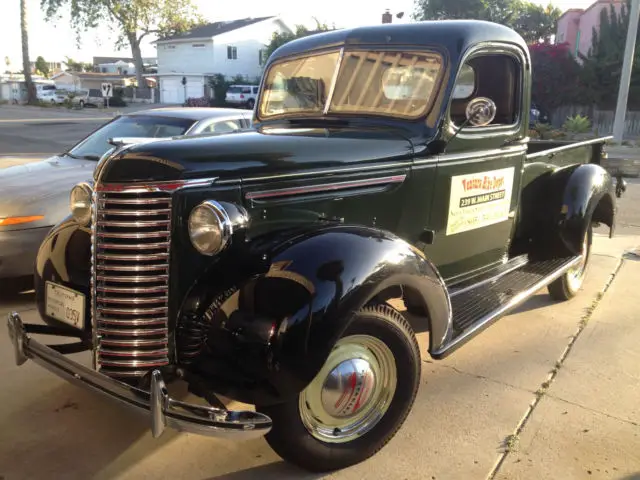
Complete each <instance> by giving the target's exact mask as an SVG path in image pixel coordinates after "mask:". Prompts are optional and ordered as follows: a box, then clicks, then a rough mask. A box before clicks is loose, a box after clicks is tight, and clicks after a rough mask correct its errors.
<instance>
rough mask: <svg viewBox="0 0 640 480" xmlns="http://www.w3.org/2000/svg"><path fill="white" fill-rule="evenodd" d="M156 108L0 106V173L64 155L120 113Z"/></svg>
mask: <svg viewBox="0 0 640 480" xmlns="http://www.w3.org/2000/svg"><path fill="white" fill-rule="evenodd" d="M153 107H157V105H133V106H129V107H124V108H119V109H117V108H109V109H104V108H85V109H83V110H68V109H65V108H43V107H25V106H16V105H1V106H0V169H2V168H7V167H9V166H12V165H19V164H23V163H29V162H33V161H39V160H42V159H44V158H47V157H49V156H52V155H55V154H58V153H61V152H63V151H65V150H67V149H68V148H70V147H72V146H73V145H75V144H76V143H77V142H78V141H80V140H82V139H83V138H84V137H85V136H87V135H89V134H90V133H91V132H93V131H94V130H96V129H97V128H98V127H100V126H101V125H103V124H104V123H105V122H108V121H109V120H111V119H113V117H114V116H116V115H119V114H120V113H127V112H133V111H139V110H144V109H148V108H153Z"/></svg>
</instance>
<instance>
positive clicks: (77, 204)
mask: <svg viewBox="0 0 640 480" xmlns="http://www.w3.org/2000/svg"><path fill="white" fill-rule="evenodd" d="M69 208H70V210H71V215H73V219H74V220H75V221H76V222H77V223H78V224H79V225H89V222H90V221H91V187H90V186H89V185H88V184H86V183H79V184H78V185H76V186H75V187H73V188H72V189H71V194H70V195H69Z"/></svg>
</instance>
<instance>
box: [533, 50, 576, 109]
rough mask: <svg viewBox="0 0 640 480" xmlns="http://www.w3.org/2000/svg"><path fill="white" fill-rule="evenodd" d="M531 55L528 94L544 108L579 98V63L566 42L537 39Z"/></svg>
mask: <svg viewBox="0 0 640 480" xmlns="http://www.w3.org/2000/svg"><path fill="white" fill-rule="evenodd" d="M529 53H530V55H531V65H532V67H531V71H532V72H531V77H532V78H531V98H532V100H533V101H534V102H535V103H536V104H537V105H538V106H539V107H541V108H542V109H543V110H544V111H547V112H550V111H552V110H554V109H555V108H558V107H559V106H561V105H566V104H572V103H576V102H579V101H580V100H581V98H582V94H581V90H580V88H579V83H580V75H581V71H580V65H579V64H578V62H577V61H576V59H575V58H574V57H573V56H572V55H571V52H570V51H569V47H568V45H567V44H560V45H550V44H546V43H537V44H533V45H530V46H529Z"/></svg>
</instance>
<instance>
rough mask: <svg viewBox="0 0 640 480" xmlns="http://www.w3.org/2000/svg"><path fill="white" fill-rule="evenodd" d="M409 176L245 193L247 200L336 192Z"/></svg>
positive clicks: (398, 180)
mask: <svg viewBox="0 0 640 480" xmlns="http://www.w3.org/2000/svg"><path fill="white" fill-rule="evenodd" d="M406 178H407V175H406V174H402V175H393V176H388V177H379V178H365V179H360V180H350V181H346V182H334V183H322V184H319V185H306V186H301V187H291V188H280V189H275V190H261V191H258V192H248V193H247V194H246V195H245V198H246V199H247V200H257V199H262V198H275V197H289V196H293V195H306V194H309V193H318V192H327V191H329V192H335V191H340V190H347V189H350V188H359V187H369V186H374V185H385V184H394V183H402V182H404V181H405V179H406Z"/></svg>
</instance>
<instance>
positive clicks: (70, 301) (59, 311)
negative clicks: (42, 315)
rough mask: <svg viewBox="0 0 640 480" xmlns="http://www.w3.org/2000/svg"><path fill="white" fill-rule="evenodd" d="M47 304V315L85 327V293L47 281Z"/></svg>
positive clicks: (75, 325) (72, 324) (78, 326)
mask: <svg viewBox="0 0 640 480" xmlns="http://www.w3.org/2000/svg"><path fill="white" fill-rule="evenodd" d="M45 298H46V299H45V305H46V313H47V316H49V317H52V318H55V319H56V320H60V321H61V322H64V323H67V324H69V325H71V326H73V327H75V328H80V329H84V305H85V303H84V295H83V294H82V293H80V292H76V291H75V290H71V289H70V288H67V287H63V286H61V285H58V284H55V283H53V282H47V289H46V296H45Z"/></svg>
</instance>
